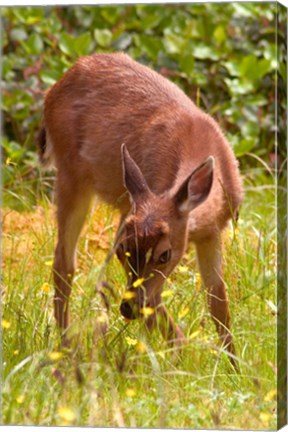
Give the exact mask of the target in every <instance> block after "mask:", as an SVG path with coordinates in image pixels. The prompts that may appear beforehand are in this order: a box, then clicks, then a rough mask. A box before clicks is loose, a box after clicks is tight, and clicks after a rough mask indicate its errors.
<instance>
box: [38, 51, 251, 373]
mask: <svg viewBox="0 0 288 432" xmlns="http://www.w3.org/2000/svg"><path fill="white" fill-rule="evenodd" d="M38 145H39V150H40V160H41V162H42V164H43V165H44V166H45V165H46V166H47V165H48V164H51V163H52V164H53V166H54V167H55V168H56V182H55V191H56V203H57V213H56V217H57V227H58V240H57V245H56V249H55V258H54V264H53V275H54V285H55V296H54V314H55V318H56V322H57V324H58V327H59V329H60V330H61V331H62V332H65V330H67V328H68V326H69V296H70V293H71V288H72V281H73V275H74V272H75V266H76V247H77V242H78V238H79V235H80V233H81V230H82V227H83V224H84V222H85V218H86V216H87V213H88V212H89V211H90V208H91V201H92V199H93V197H94V196H95V195H96V196H98V197H99V198H100V200H103V201H104V202H106V203H108V204H110V205H111V206H112V207H114V208H115V209H117V210H118V211H119V213H120V222H119V228H118V231H117V234H116V240H115V248H114V249H115V251H116V255H117V257H118V259H119V260H120V262H121V264H122V266H123V268H124V270H125V272H126V275H127V287H126V294H127V295H126V296H123V299H122V302H121V305H120V313H121V315H122V316H123V317H124V318H126V319H128V320H133V319H138V318H143V319H144V321H145V323H146V324H147V328H148V330H152V329H153V328H154V327H155V326H156V323H160V324H159V327H160V331H161V332H162V333H163V336H164V338H165V339H167V341H168V342H169V341H174V342H175V343H176V344H178V343H179V344H180V345H181V344H182V342H183V341H185V339H186V338H185V336H184V334H183V332H182V330H181V329H180V327H179V326H178V325H177V324H175V323H174V321H173V319H172V317H171V315H170V314H169V312H168V311H167V309H166V307H165V305H164V304H163V302H162V299H161V292H162V290H163V285H164V282H165V280H166V279H167V278H168V276H169V275H170V274H171V272H172V271H173V269H174V268H175V267H176V265H177V264H178V263H179V261H180V260H181V258H182V256H183V254H184V253H185V251H186V249H187V246H188V243H190V242H192V243H193V244H194V245H195V248H196V256H197V261H198V265H199V271H200V274H201V280H202V283H203V285H204V286H205V288H206V292H207V303H208V308H209V312H210V314H211V317H212V320H213V321H214V323H215V326H216V330H217V332H218V334H219V337H220V340H221V341H222V344H223V347H224V349H225V350H226V353H227V354H228V356H229V359H230V362H231V364H232V365H233V366H234V368H235V369H236V368H237V360H236V350H235V344H234V340H233V337H232V332H231V317H230V309H229V303H228V297H227V293H226V287H225V281H224V280H223V252H222V249H223V246H222V232H223V230H224V229H225V228H226V227H227V225H228V223H229V221H231V220H232V221H233V220H236V217H237V214H238V211H239V207H240V204H241V202H242V199H243V185H242V180H241V175H240V171H239V164H238V161H237V159H236V157H235V155H234V153H233V150H232V148H231V146H230V144H229V143H228V141H227V140H226V138H225V136H224V133H223V132H222V130H221V128H220V126H219V125H218V123H217V122H216V121H215V120H214V119H213V118H212V116H210V115H209V114H207V113H205V112H204V110H202V109H200V108H199V107H197V106H196V105H195V104H194V102H193V101H192V100H191V99H190V98H189V97H188V96H187V95H186V94H185V93H184V91H183V90H182V89H180V87H178V86H177V85H176V84H174V83H172V82H171V81H170V80H168V79H167V78H165V77H163V76H162V75H160V73H158V72H156V71H154V70H152V69H151V68H150V67H148V66H146V65H144V64H141V63H139V62H137V61H135V60H133V59H132V58H131V57H130V56H128V55H127V54H125V53H122V52H119V53H96V54H94V55H90V56H84V57H81V58H79V59H78V60H77V61H76V63H75V64H74V65H73V66H72V67H71V68H70V69H68V71H66V72H65V74H64V76H63V77H62V78H61V79H60V80H59V81H57V82H56V83H55V84H54V85H53V86H52V87H51V88H50V89H49V90H48V91H47V92H46V95H45V102H44V115H43V122H42V125H41V129H40V132H39V139H38ZM136 281H138V283H135V282H136ZM145 307H150V308H151V310H153V311H154V313H152V314H151V315H149V316H144V315H143V313H142V311H143V309H144V308H145ZM161 323H162V324H161Z"/></svg>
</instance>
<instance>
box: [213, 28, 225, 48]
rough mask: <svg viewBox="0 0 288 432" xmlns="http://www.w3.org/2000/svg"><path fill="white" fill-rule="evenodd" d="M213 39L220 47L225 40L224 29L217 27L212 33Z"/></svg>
mask: <svg viewBox="0 0 288 432" xmlns="http://www.w3.org/2000/svg"><path fill="white" fill-rule="evenodd" d="M213 37H214V39H215V41H216V43H217V44H218V45H221V44H222V43H223V42H224V41H225V40H226V37H227V35H226V31H225V28H224V27H223V26H221V25H219V26H217V27H216V28H215V30H214V32H213Z"/></svg>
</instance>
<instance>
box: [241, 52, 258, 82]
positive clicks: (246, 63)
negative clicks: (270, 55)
mask: <svg viewBox="0 0 288 432" xmlns="http://www.w3.org/2000/svg"><path fill="white" fill-rule="evenodd" d="M239 72H240V75H241V76H242V77H244V78H246V79H247V78H248V79H251V80H253V79H255V77H256V76H257V57H256V56H255V55H254V54H250V55H248V56H245V57H244V58H243V60H242V61H241V63H240V66H239Z"/></svg>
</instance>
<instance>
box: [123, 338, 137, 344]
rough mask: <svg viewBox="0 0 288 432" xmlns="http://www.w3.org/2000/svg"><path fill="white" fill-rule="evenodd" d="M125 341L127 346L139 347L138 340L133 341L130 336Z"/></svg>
mask: <svg viewBox="0 0 288 432" xmlns="http://www.w3.org/2000/svg"><path fill="white" fill-rule="evenodd" d="M125 340H126V342H127V344H128V345H130V346H134V345H137V342H138V341H137V339H132V338H131V337H130V336H126V337H125Z"/></svg>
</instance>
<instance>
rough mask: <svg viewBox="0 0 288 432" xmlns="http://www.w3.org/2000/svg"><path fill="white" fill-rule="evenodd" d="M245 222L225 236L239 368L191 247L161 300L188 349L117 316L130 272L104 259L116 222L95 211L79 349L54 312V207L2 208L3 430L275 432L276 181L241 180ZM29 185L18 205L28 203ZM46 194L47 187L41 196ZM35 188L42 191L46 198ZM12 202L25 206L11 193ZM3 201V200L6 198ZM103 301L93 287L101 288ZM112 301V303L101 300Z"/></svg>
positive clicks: (78, 292) (79, 306)
mask: <svg viewBox="0 0 288 432" xmlns="http://www.w3.org/2000/svg"><path fill="white" fill-rule="evenodd" d="M245 188H246V197H245V201H244V204H243V207H242V210H241V214H240V219H239V222H238V227H237V228H236V229H233V228H231V229H230V230H227V232H226V234H225V238H224V243H225V275H224V276H225V281H226V284H227V289H228V295H229V299H230V307H231V313H232V319H233V321H232V328H233V334H234V338H235V341H236V348H237V355H238V357H239V364H240V368H241V373H240V374H237V373H235V372H234V370H233V369H232V368H231V366H230V363H229V360H228V358H227V355H226V354H225V352H223V349H222V348H221V346H220V345H219V341H218V337H217V335H216V332H215V328H214V325H213V323H212V321H211V318H210V316H209V313H208V309H207V306H206V294H205V292H204V291H203V289H202V288H201V286H200V283H199V277H198V274H197V272H198V270H197V266H196V260H195V254H194V250H193V247H191V248H189V250H188V251H187V253H186V254H185V256H184V258H183V260H182V263H181V265H180V266H178V268H177V269H176V270H175V271H174V273H173V274H172V276H171V277H170V278H169V279H168V281H167V282H166V285H165V287H164V296H163V302H165V304H166V305H167V307H168V309H169V310H170V312H171V314H172V315H173V317H174V319H175V321H177V322H178V323H179V324H180V326H181V327H182V328H183V330H184V332H185V334H186V335H187V336H189V344H188V345H187V346H185V347H184V348H183V351H182V352H181V353H178V352H176V350H175V348H173V347H170V346H169V345H167V344H166V343H165V342H164V341H163V339H162V337H161V335H160V332H158V331H157V330H156V331H154V332H153V333H152V335H150V334H148V333H147V332H146V330H145V328H144V326H143V323H141V322H130V323H127V322H125V321H124V319H123V318H122V317H121V315H120V313H119V304H120V301H121V295H122V293H123V292H124V290H125V276H124V273H123V271H122V269H121V266H120V265H119V263H118V262H117V259H116V258H113V259H112V260H111V261H110V262H109V264H108V265H107V266H106V267H103V262H104V260H105V257H106V255H107V252H108V250H109V249H110V248H111V245H112V244H113V236H114V234H115V229H116V226H117V219H118V216H117V214H116V213H114V212H112V210H111V208H108V207H106V206H105V205H102V204H95V208H94V211H93V212H92V213H91V214H90V215H89V217H88V220H87V223H86V225H85V228H84V231H83V233H82V236H81V239H80V241H79V249H78V270H77V272H76V276H75V281H74V285H73V292H72V296H71V327H70V329H69V332H70V336H71V337H72V344H71V347H69V348H66V349H61V348H60V345H59V335H58V333H57V330H56V328H55V322H54V317H53V285H52V278H51V264H52V260H53V249H54V245H55V240H56V227H55V222H54V208H53V205H52V204H51V203H50V201H49V200H48V199H47V198H46V197H45V196H41V194H40V196H37V200H36V201H37V202H38V205H37V206H36V207H35V206H34V207H32V206H30V208H29V211H24V212H17V211H16V210H13V209H11V208H9V207H6V208H5V209H4V213H3V239H2V241H3V252H4V257H3V267H4V268H3V276H4V289H3V296H2V305H3V317H2V330H3V335H2V337H3V383H2V384H3V385H2V397H3V419H2V421H3V423H4V424H23V425H31V424H34V425H81V426H99V427H100V426H103V427H105V426H106V427H107V426H111V427H112V426H126V427H150V428H151V427H161V428H163V427H169V428H193V429H195V428H205V429H208V428H215V427H217V428H236V429H275V427H276V402H275V397H276V354H275V352H276V306H275V305H276V300H275V296H276V293H275V286H276V269H275V262H276V228H275V190H274V185H273V178H272V177H270V178H269V177H267V175H264V174H263V173H262V172H261V171H260V170H259V172H258V171H257V172H256V171H255V172H253V173H252V174H251V173H250V174H249V175H248V174H246V175H245ZM24 189H25V188H24V185H23V184H22V185H21V193H20V192H19V195H18V198H19V200H21V201H23V199H25V192H24ZM39 190H40V189H39ZM39 190H38V191H39ZM13 193H14V195H13V200H15V199H16V200H17V192H15V190H14V192H13ZM4 203H5V193H4ZM101 281H105V282H106V283H104V284H102V285H99V284H98V287H99V286H101V290H102V295H101V293H99V289H98V291H97V289H96V285H97V282H101ZM103 299H104V300H105V299H106V302H105V301H103Z"/></svg>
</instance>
